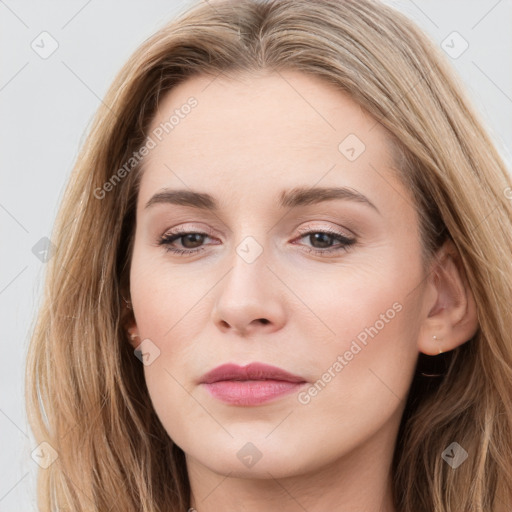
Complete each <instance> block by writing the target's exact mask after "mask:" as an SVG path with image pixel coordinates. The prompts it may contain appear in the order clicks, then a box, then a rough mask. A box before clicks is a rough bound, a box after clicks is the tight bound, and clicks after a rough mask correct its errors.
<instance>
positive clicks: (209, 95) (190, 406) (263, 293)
mask: <svg viewBox="0 0 512 512" xmlns="http://www.w3.org/2000/svg"><path fill="white" fill-rule="evenodd" d="M191 98H193V99H191ZM186 105H189V106H188V107H187V106H186ZM172 116H174V117H172ZM166 123H167V124H166ZM150 137H152V139H153V142H154V143H155V144H153V143H150V144H148V147H150V146H153V145H154V146H155V147H151V148H150V149H149V154H148V155H147V157H146V161H145V169H144V174H143V176H142V180H141V187H140V193H139V197H138V203H137V219H136V224H137V226H136V235H135V244H134V251H133V259H132V266H131V274H130V280H131V289H130V292H131V298H132V303H133V310H134V315H135V320H136V332H137V333H138V334H139V336H140V338H138V339H137V340H136V342H134V346H137V345H138V344H139V343H140V342H141V340H145V341H144V342H143V345H142V348H143V350H142V351H143V352H144V354H146V355H145V356H144V358H143V360H144V372H145V379H146V383H147V387H148V390H149V394H150V397H151V401H152V404H153V406H154V408H155V411H156V413H157V414H158V416H159V418H160V420H161V422H162V424H163V425H164V427H165V429H166V430H167V432H168V434H169V436H170V437H171V438H172V439H173V440H174V442H175V443H176V444H177V445H179V446H180V447H181V448H182V449H183V450H184V451H185V453H186V454H187V462H188V464H189V467H190V466H194V467H196V468H202V469H203V470H204V469H205V468H206V469H207V470H210V471H214V472H217V473H222V474H227V473H231V474H232V475H242V476H243V475H250V476H252V477H259V478H267V477H268V476H269V473H271V474H272V476H274V477H276V478H278V477H284V476H287V475H288V476H289V475H297V474H304V473H307V472H308V471H313V470H316V469H320V468H322V467H326V465H328V464H332V463H335V462H336V461H339V460H342V459H343V458H344V457H345V458H346V459H347V460H348V458H349V456H350V457H352V456H353V455H354V454H357V453H359V454H361V453H367V454H368V457H369V459H368V460H369V461H370V462H369V463H373V462H372V461H373V460H374V458H375V457H376V456H377V453H384V452H385V453H386V454H389V451H390V450H392V448H393V446H392V445H393V443H394V440H395V437H396V433H397V429H398V425H399V422H400V418H401V414H402V412H403V406H404V400H405V397H406V394H407V392H408V389H409V386H410V382H411V379H412V375H413V372H414V367H415V363H416V359H417V355H418V345H417V339H418V333H419V329H420V323H421V319H422V318H424V317H425V316H426V315H427V314H428V306H427V305H426V292H425V285H424V281H423V279H424V277H425V273H424V270H423V268H422V264H421V245H420V238H419V230H418V215H417V212H416V211H415V208H414V206H413V204H414V203H413V199H412V197H411V195H410V193H409V192H408V190H406V189H405V188H404V187H403V185H402V184H401V183H400V182H399V181H398V180H397V178H396V177H395V175H394V173H395V171H394V170H393V169H392V166H393V161H392V157H391V154H390V150H389V146H388V144H387V141H386V134H385V132H384V130H383V128H382V127H381V126H380V125H379V124H378V123H377V122H376V121H375V120H374V119H373V118H371V117H370V116H369V115H368V114H366V113H365V112H364V111H363V110H362V109H361V108H360V107H359V106H358V105H357V104H356V103H354V102H353V101H352V100H351V99H350V98H349V97H347V96H346V95H344V94H343V93H341V92H340V91H338V90H336V89H335V88H334V87H332V86H330V85H328V84H326V83H324V82H323V81H320V80H319V79H316V78H313V77H309V76H306V75H303V74H301V73H298V72H283V73H280V74H266V75H263V74H262V75H258V76H257V77H254V76H248V75H243V76H240V78H238V79H233V78H222V77H218V78H216V79H214V80H212V79H211V78H206V77H194V78H192V79H189V80H188V81H186V82H184V83H182V84H181V85H179V86H178V87H176V88H174V89H173V90H172V91H170V92H169V93H167V95H166V96H164V97H163V98H162V101H161V104H160V107H159V110H158V113H157V115H156V116H155V118H154V120H153V123H152V126H151V129H150ZM324 189H325V190H324ZM327 189H328V190H327ZM331 189H332V190H331ZM334 189H336V190H334ZM177 191H180V192H181V194H179V195H176V192H177ZM193 194H205V195H206V194H207V195H208V198H206V199H205V198H197V197H196V198H194V195H193ZM189 199H192V200H191V201H190V200H189ZM213 206H215V208H214V207H213ZM183 233H191V234H189V235H188V236H183ZM173 236H174V238H172V237H173ZM180 236H181V238H180ZM162 240H166V241H167V242H166V243H163V244H162V243H160V242H161V241H162ZM173 250H176V251H181V253H177V252H172V251H173ZM253 363H261V364H265V365H271V366H273V367H278V368H280V369H281V370H283V371H285V372H288V373H289V374H292V375H294V376H295V377H296V379H291V378H289V377H286V376H283V375H279V374H274V373H272V372H269V373H265V372H264V371H259V370H258V368H257V367H256V366H254V367H253V368H254V372H252V371H249V370H248V371H247V372H244V370H243V369H242V370H240V369H239V372H238V374H237V373H236V372H235V373H230V372H227V373H226V372H224V373H223V372H220V373H219V374H218V375H217V376H216V378H215V376H213V377H212V378H211V379H209V380H210V381H211V382H209V383H208V382H205V381H206V380H208V379H206V378H205V377H204V376H205V374H207V373H208V372H211V370H213V369H215V368H217V367H219V366H220V365H225V364H231V365H237V366H240V367H245V366H246V365H252V364H253ZM379 450H380V451H379Z"/></svg>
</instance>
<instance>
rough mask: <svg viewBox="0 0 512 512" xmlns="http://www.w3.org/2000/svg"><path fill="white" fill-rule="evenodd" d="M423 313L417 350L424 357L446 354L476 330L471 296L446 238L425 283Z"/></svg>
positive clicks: (457, 255)
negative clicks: (424, 307)
mask: <svg viewBox="0 0 512 512" xmlns="http://www.w3.org/2000/svg"><path fill="white" fill-rule="evenodd" d="M425 297H427V304H426V311H427V316H426V317H425V318H424V319H423V322H422V325H421V328H420V334H419V337H418V350H419V351H420V352H422V353H423V354H426V355H438V354H440V353H441V352H448V351H450V350H453V349H454V348H456V347H458V346H459V345H462V344H463V343H465V342H466V341H468V340H470V339H471V338H472V337H473V336H474V335H475V333H476V331H477V330H478V316H477V311H476V303H475V299H474V296H473V293H472V291H471V289H470V287H469V283H468V281H467V278H466V274H465V272H464V267H463V265H462V262H461V258H460V254H459V251H458V250H457V247H456V246H455V244H454V243H453V241H452V240H450V239H448V240H447V241H446V242H445V243H444V244H443V246H442V247H441V249H439V251H438V253H437V254H436V256H435V257H434V259H433V262H432V266H431V269H430V272H429V276H428V281H427V290H426V292H425Z"/></svg>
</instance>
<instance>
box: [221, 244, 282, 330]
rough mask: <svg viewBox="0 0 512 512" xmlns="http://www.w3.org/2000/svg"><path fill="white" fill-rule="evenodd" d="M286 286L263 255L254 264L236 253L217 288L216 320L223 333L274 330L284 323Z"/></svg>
mask: <svg viewBox="0 0 512 512" xmlns="http://www.w3.org/2000/svg"><path fill="white" fill-rule="evenodd" d="M285 288H286V287H284V286H283V285H281V286H280V281H279V280H278V279H276V277H275V270H274V271H272V270H271V269H270V268H269V267H268V266H267V263H266V260H265V258H264V257H263V254H262V255H260V257H259V258H257V259H256V261H253V262H252V263H248V262H246V261H244V259H243V258H241V257H239V256H238V255H237V254H235V256H234V258H233V266H232V268H231V270H230V271H229V272H228V273H227V275H226V276H225V277H224V279H223V280H222V282H221V283H219V286H217V287H216V289H217V293H218V296H217V297H216V301H215V305H214V307H213V313H212V314H213V321H214V323H215V325H216V326H217V327H218V328H219V330H221V331H222V332H223V333H227V332H230V331H232V332H234V333H236V334H238V335H240V336H250V335H252V334H257V333H258V332H261V333H266V334H269V333H272V332H275V331H277V330H279V329H281V328H282V326H283V325H284V323H285V316H286V313H285V300H286V297H285V293H286V291H285Z"/></svg>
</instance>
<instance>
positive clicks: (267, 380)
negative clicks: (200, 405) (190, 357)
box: [200, 363, 306, 406]
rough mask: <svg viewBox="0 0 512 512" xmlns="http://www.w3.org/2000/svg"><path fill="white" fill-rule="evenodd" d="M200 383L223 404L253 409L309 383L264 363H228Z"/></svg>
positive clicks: (203, 378) (210, 373)
mask: <svg viewBox="0 0 512 512" xmlns="http://www.w3.org/2000/svg"><path fill="white" fill-rule="evenodd" d="M200 383H201V384H202V385H204V386H205V387H206V389H207V390H208V391H209V392H210V394H211V395H212V396H214V397H215V398H217V399H218V400H221V401H222V402H225V403H228V404H232V405H240V406H251V405H259V404H262V403H265V402H269V401H271V400H274V399H276V398H278V397H281V396H283V395H287V394H289V393H292V392H294V391H297V390H298V389H299V388H300V387H301V386H302V385H303V384H305V383H306V380H305V379H304V378H302V377H300V376H299V375H294V374H292V373H290V372H287V371H285V370H283V369H282V368H278V367H276V366H271V365H267V364H263V363H250V364H248V365H246V366H239V365H237V364H233V363H229V364H223V365H221V366H218V367H217V368H214V369H213V370H211V371H210V372H208V373H206V374H205V375H203V377H201V380H200Z"/></svg>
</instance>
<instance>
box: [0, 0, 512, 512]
mask: <svg viewBox="0 0 512 512" xmlns="http://www.w3.org/2000/svg"><path fill="white" fill-rule="evenodd" d="M387 2H388V3H390V4H391V5H394V6H395V7H397V8H398V9H400V10H402V11H403V12H405V13H406V14H407V15H408V16H409V17H411V18H413V19H414V20H415V21H416V22H417V23H418V24H419V25H420V26H421V27H422V28H423V29H424V30H425V31H426V32H427V33H428V34H429V35H430V36H431V38H432V39H433V40H434V41H435V42H436V44H439V45H442V44H443V43H442V42H443V41H446V42H445V43H444V45H445V47H446V44H448V45H449V47H452V49H451V50H449V51H450V52H451V53H452V56H451V57H447V58H449V60H451V61H452V63H453V65H454V66H455V68H456V70H457V71H458V72H459V76H460V77H461V80H462V81H463V82H464V84H465V85H466V88H467V89H468V91H469V94H470V96H471V98H472V99H473V101H474V103H475V104H476V106H477V108H478V109H479V111H480V112H481V115H482V118H483V120H484V123H485V124H486V126H487V128H488V130H489V131H490V132H491V135H492V137H493V138H494V140H495V141H496V145H497V147H498V150H499V151H500V152H501V154H502V155H503V157H504V158H505V160H506V161H507V162H508V165H509V169H510V168H511V167H512V165H511V161H512V160H511V149H510V148H511V147H512V60H511V58H510V55H512V31H511V30H510V20H511V19H512V0H472V1H469V0H428V1H427V0H423V1H422V0H415V1H412V0H396V1H393V0H387ZM190 4H191V3H190V1H189V0H184V1H181V2H178V1H176V0H151V1H150V2H142V1H134V0H131V1H124V2H115V1H113V0H101V1H99V0H55V1H51V2H50V1H42V2H36V1H28V0H25V1H23V0H21V1H18V2H15V1H14V0H0V48H1V56H2V60H1V66H0V69H1V73H0V108H1V114H2V115H1V116H0V140H1V141H2V146H1V148H2V151H1V152H0V169H1V178H2V181H1V188H0V222H1V224H0V226H1V237H2V239H1V240H2V242H1V255H2V260H1V267H0V268H1V274H0V311H1V315H2V317H1V326H2V327H1V331H0V332H1V338H0V339H1V348H2V353H3V357H2V358H1V359H0V391H1V395H0V511H1V512H19V511H33V510H36V506H35V475H36V469H37V466H36V463H35V462H34V461H33V460H32V458H31V456H30V454H31V452H32V450H33V449H34V448H35V446H36V444H35V442H34V439H33V437H32V435H31V433H30V431H29V428H28V425H27V421H26V417H25V411H24V396H23V393H24V383H23V378H24V364H25V357H26V351H27V346H28V336H29V330H30V328H31V325H32V322H33V318H34V314H35V312H36V309H37V305H38V302H39V300H40V293H41V289H42V277H43V272H44V268H45V264H44V262H42V261H41V259H40V258H39V257H38V256H37V254H34V251H33V247H34V246H36V247H37V244H38V242H39V241H40V240H41V238H43V237H50V236H51V227H52V224H53V220H54V217H55V214H56V212H57V206H58V204H59V202H60V199H61V197H62V191H63V187H64V184H65V182H66V180H67V179H68V176H69V173H70V171H71V168H72V165H73V163H74V160H75V158H76V155H77V151H78V148H79V147H80V145H81V143H82V142H83V139H84V134H85V131H86V129H87V128H88V125H89V122H90V121H91V118H92V116H93V113H94V112H95V110H96V108H97V107H98V105H99V104H100V101H101V98H102V97H103V96H104V94H105V92H106V90H107V88H108V86H109V84H110V83H111V81H112V80H113V78H114V76H115V74H116V72H117V71H118V70H119V68H120V67H121V66H122V64H124V62H125V61H126V60H127V59H128V58H129V56H130V54H131V53H132V52H133V51H134V50H135V48H136V47H137V46H138V45H139V44H140V43H141V42H142V41H143V40H145V39H146V38H147V37H149V36H150V35H151V34H152V33H153V32H155V31H156V30H157V29H158V28H160V27H161V26H162V25H164V24H165V22H166V21H168V20H169V19H171V18H173V17H174V16H175V15H176V13H178V12H181V11H182V10H184V9H185V8H187V7H188V6H189V5H190ZM454 31H456V32H458V34H460V36H461V37H462V38H463V39H461V38H460V37H459V36H458V35H453V32H454ZM42 32H48V34H49V36H48V35H41V33H42ZM448 36H449V38H448V39H447V37H448ZM42 38H43V39H42ZM464 41H466V42H467V44H468V45H469V46H468V48H467V49H466V51H464V52H463V53H462V54H461V55H460V56H457V55H456V54H457V53H459V52H460V51H461V50H462V49H463V48H464V47H465V45H466V42H464ZM57 44H58V47H57V48H56V50H55V51H54V52H53V53H52V55H50V56H47V58H42V56H41V53H43V56H44V57H46V55H44V52H49V51H50V50H51V49H52V45H54V46H55V45H57ZM33 47H35V48H36V49H37V51H36V50H35V49H34V48H33ZM38 52H39V53H38ZM455 56H456V58H454V57H455ZM35 252H36V253H37V250H35Z"/></svg>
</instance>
